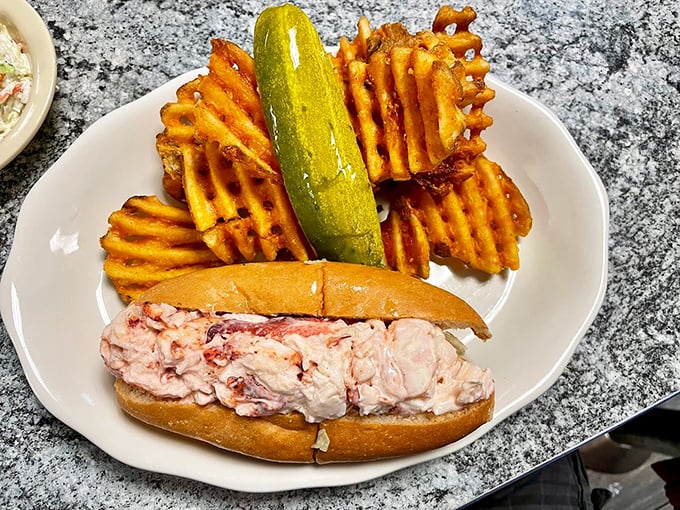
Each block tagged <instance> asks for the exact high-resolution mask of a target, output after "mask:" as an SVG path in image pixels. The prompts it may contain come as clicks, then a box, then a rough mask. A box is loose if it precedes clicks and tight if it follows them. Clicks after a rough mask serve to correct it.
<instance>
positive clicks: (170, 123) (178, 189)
mask: <svg viewBox="0 0 680 510" xmlns="http://www.w3.org/2000/svg"><path fill="white" fill-rule="evenodd" d="M201 80H202V77H200V76H199V77H197V78H195V79H194V80H191V81H190V82H188V83H185V84H184V85H182V86H181V87H180V88H179V89H178V90H177V93H176V96H177V101H175V102H171V103H167V104H165V105H164V106H163V107H162V108H161V122H162V123H163V125H164V126H165V128H164V129H163V131H162V132H160V133H158V135H156V151H157V152H158V155H159V156H160V158H161V162H162V164H163V171H164V173H163V188H164V189H165V191H167V193H168V194H169V195H170V196H171V197H173V198H175V199H177V200H183V199H184V189H183V184H182V174H183V168H184V160H185V159H195V158H198V157H200V153H201V152H202V150H203V149H202V147H201V146H200V145H199V144H198V143H196V140H195V138H194V132H195V130H194V105H195V103H196V98H197V94H198V86H199V84H200V82H201Z"/></svg>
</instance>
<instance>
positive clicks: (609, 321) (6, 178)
mask: <svg viewBox="0 0 680 510" xmlns="http://www.w3.org/2000/svg"><path fill="white" fill-rule="evenodd" d="M30 3H31V4H32V5H33V6H34V7H35V9H36V10H37V11H38V12H39V13H40V14H41V15H42V17H43V19H44V20H45V22H46V24H47V27H48V28H49V30H50V32H51V33H52V36H53V38H54V43H55V47H56V53H57V63H58V88H57V91H56V94H55V98H54V103H53V106H52V109H51V111H50V113H49V115H48V117H47V120H46V122H45V124H44V126H43V127H42V129H41V130H40V131H39V133H38V135H37V136H36V138H35V139H34V141H33V142H32V143H31V144H30V145H29V146H28V147H27V148H26V149H25V150H24V151H23V153H22V154H20V155H19V156H18V157H17V158H16V160H15V161H14V162H13V163H11V164H10V165H9V166H7V167H6V168H5V169H4V170H2V171H0V179H1V180H2V187H1V189H0V204H1V205H0V208H1V209H0V225H1V226H0V242H1V247H0V262H1V263H2V267H3V268H4V266H5V262H6V260H7V257H8V254H9V249H10V246H11V244H12V239H13V233H14V227H15V224H16V219H17V215H18V213H19V208H20V206H21V203H22V201H23V199H24V197H25V196H26V194H27V193H28V191H29V189H30V188H31V186H32V185H33V184H34V183H35V182H36V181H37V180H38V178H39V177H40V176H41V175H42V174H43V173H44V172H45V171H46V170H47V169H48V168H49V167H50V166H51V165H52V164H53V163H54V162H55V161H56V160H57V158H58V157H59V156H60V155H61V154H62V153H63V152H64V151H65V150H66V149H67V148H68V147H69V145H70V144H71V143H72V142H73V141H74V140H75V139H76V138H77V137H78V136H79V135H80V134H81V133H82V132H83V131H84V130H85V129H86V128H87V127H88V126H89V125H91V124H92V123H93V122H94V121H96V120H97V119H99V118H101V117H102V116H103V115H105V114H106V113H108V112H110V111H112V110H114V109H116V108H117V107H119V106H122V105H124V104H126V103H128V102H130V101H132V100H134V99H136V98H139V97H141V96H143V95H144V94H146V93H147V92H149V91H151V90H152V89H154V88H156V87H158V86H160V85H162V84H163V83H165V82H166V81H168V80H169V79H171V78H174V77H176V76H178V75H180V74H181V73H183V72H185V71H188V70H191V69H194V68H198V67H201V66H204V65H205V64H206V62H207V57H208V55H209V51H210V48H209V40H210V38H211V37H214V36H220V37H224V38H227V39H231V40H233V41H235V42H237V43H238V44H240V45H242V46H243V47H244V48H251V47H252V30H253V26H254V22H255V19H256V16H257V14H258V13H259V12H260V11H261V9H262V8H263V6H264V5H265V4H266V2H258V1H244V2H240V3H238V2H232V1H230V0H226V1H216V0H204V1H202V2H195V1H193V0H184V1H182V2H180V1H179V0H164V1H158V2H149V1H143V0H126V1H122V0H91V1H88V2H77V1H75V0H31V2H30ZM298 5H300V7H302V8H303V9H305V10H306V11H307V12H308V13H309V14H310V17H311V18H312V19H313V20H314V21H315V22H316V23H317V26H318V28H319V31H320V33H321V35H322V38H323V39H324V42H326V43H327V44H335V43H336V41H337V37H336V36H334V35H333V34H354V33H355V30H356V29H355V23H356V20H357V19H358V18H359V17H360V16H361V15H363V14H366V13H370V15H369V18H370V20H371V23H372V25H374V26H377V25H379V24H381V23H383V22H390V21H397V20H401V21H404V22H405V24H406V25H407V27H408V28H409V29H411V30H417V29H421V28H425V27H429V25H430V23H431V20H432V18H433V16H434V14H435V12H436V10H437V8H438V5H437V4H433V3H430V4H429V5H423V3H422V2H420V1H417V0H402V1H400V2H388V1H378V2H360V1H356V0H350V1H347V2H336V1H330V2H310V1H304V2H299V3H298ZM462 5H463V4H460V5H456V6H457V7H460V6H462ZM471 5H472V6H473V7H474V8H475V9H476V11H477V13H478V19H477V21H476V22H475V23H474V26H473V31H474V32H476V33H478V34H480V35H482V37H483V39H484V44H485V46H484V53H485V56H486V57H487V58H488V59H489V60H490V62H491V65H492V73H493V74H494V75H495V76H496V77H498V78H500V79H501V80H503V81H504V82H506V83H508V84H509V85H512V86H513V87H515V88H517V89H519V90H521V91H523V92H525V93H527V94H528V95H530V96H531V97H533V98H535V99H536V100H538V101H540V102H542V103H543V104H545V105H546V106H547V107H548V108H550V109H551V110H552V111H553V112H554V113H555V114H556V115H557V117H559V118H560V119H561V120H562V122H563V123H564V124H565V125H566V127H567V129H568V130H569V132H570V133H571V134H572V136H573V137H574V139H575V140H576V143H577V144H578V146H579V147H580V148H581V150H582V151H583V153H584V154H585V156H586V157H587V159H588V160H589V161H590V163H591V164H592V166H593V167H594V168H595V170H596V172H597V173H598V174H599V176H600V178H601V180H602V181H603V183H604V185H605V187H606V190H607V194H608V199H609V206H610V225H609V234H610V239H609V261H608V262H609V272H608V277H607V285H608V289H607V294H606V296H605V299H604V303H603V306H602V309H601V311H600V313H599V315H598V316H597V317H596V319H595V321H594V323H593V324H592V326H591V327H590V328H589V329H588V331H587V333H586V335H585V337H584V338H583V340H582V341H581V342H580V344H579V345H578V347H577V348H576V351H575V353H574V355H573V358H572V359H571V360H570V362H569V363H568V365H567V366H566V369H565V370H564V372H563V374H562V375H561V376H560V377H559V378H558V379H557V381H556V382H555V384H554V385H553V386H552V387H551V388H550V389H548V390H547V391H546V392H545V393H544V394H543V395H542V396H540V397H539V398H538V399H537V400H535V401H534V402H533V403H531V404H529V405H528V406H526V407H525V408H523V409H521V410H520V411H519V412H517V413H516V414H514V415H513V416H511V417H510V418H508V419H507V420H505V421H503V422H502V423H500V424H499V425H498V426H496V427H495V428H493V429H492V430H491V431H490V432H488V433H487V434H486V435H484V436H483V437H482V438H481V439H479V440H478V441H475V442H474V443H472V444H471V445H469V446H467V447H465V448H463V449H462V450H460V451H458V452H456V453H454V454H452V455H449V456H447V457H444V458H442V459H439V460H435V461H431V462H427V463H424V464H420V465H417V466H415V467H412V468H407V469H405V470H402V471H399V472H396V473H393V474H389V475H387V476H384V477H381V478H378V479H375V480H371V481H367V482H364V483H360V484H356V485H351V486H345V487H335V488H324V489H313V490H311V489H310V490H296V491H292V492H285V493H274V494H246V493H241V492H234V491H230V490H225V489H221V488H216V487H214V486H211V485H206V484H203V483H199V482H195V481H189V480H185V479H180V478H175V477H172V476H167V475H163V474H156V473H150V472H144V471H140V470H137V469H135V468H132V467H129V466H127V465H124V464H122V463H120V462H118V461H116V460H114V459H113V458H111V457H110V456H109V455H107V454H106V453H104V452H103V451H102V450H100V449H99V448H98V447H97V446H95V445H93V444H92V443H90V442H89V441H88V440H86V439H85V438H83V437H82V436H81V435H80V434H78V433H77V432H75V431H73V430H71V429H70V428H68V427H67V426H65V425H64V424H62V423H61V422H60V421H58V420H57V419H56V418H54V417H53V416H52V415H51V414H50V413H49V412H48V411H46V410H45V409H44V408H43V406H42V405H41V404H40V402H39V401H38V400H37V399H36V397H35V396H34V394H33V393H32V391H31V389H30V387H29V385H28V383H27V380H26V378H25V376H24V374H23V372H22V369H21V365H20V363H19V359H18V356H17V354H16V351H15V350H14V348H13V345H12V342H11V340H10V339H9V337H8V334H7V332H6V330H5V328H4V326H3V328H2V329H1V330H0V438H1V439H0V444H1V445H2V447H1V448H0V487H2V488H1V489H0V507H2V508H41V509H50V508H54V509H64V508H79V509H82V508H155V507H164V508H196V509H208V508H218V507H219V508H235V507H238V508H255V507H257V508H284V507H285V508H288V509H302V508H347V507H361V508H385V507H399V508H407V507H435V506H436V507H440V508H442V507H443V508H453V507H457V506H460V505H463V504H465V503H467V502H469V501H471V500H473V499H475V498H476V497H478V496H479V495H481V494H483V493H485V492H487V491H490V490H492V489H493V488H494V487H497V486H498V485H499V484H503V483H505V482H507V481H509V480H512V479H513V478H515V477H517V476H519V475H521V474H522V473H525V472H526V471H528V470H530V469H532V468H534V467H536V466H538V465H541V464H542V463H544V462H546V461H548V460H550V459H552V458H555V457H556V456H559V455H561V454H562V453H564V452H565V451H569V450H571V449H573V448H575V447H577V446H578V445H579V444H581V443H583V442H584V441H587V440H589V439H590V438H593V437H595V436H597V435H599V434H601V433H603V432H605V431H607V430H609V429H610V428H612V427H614V426H615V425H617V424H618V423H621V422H622V421H624V420H626V419H628V418H629V417H631V416H633V415H635V414H637V413H640V412H641V411H643V410H644V409H646V408H649V407H650V406H653V405H655V404H657V403H659V402H661V401H663V400H664V399H666V398H668V397H670V396H672V395H674V394H675V393H677V392H678V390H679V388H680V383H679V381H680V353H679V349H678V325H679V324H680V320H679V318H680V317H679V316H680V313H679V303H678V296H679V295H680V278H678V271H677V267H678V264H679V263H680V245H679V244H678V241H677V240H678V238H680V198H679V197H680V171H678V169H679V168H680V120H679V117H678V113H677V112H678V111H680V71H679V70H680V42H679V40H678V26H679V23H678V22H679V19H678V10H677V7H676V6H675V5H674V4H673V3H672V2H668V1H663V0H651V1H650V2H630V1H627V0H626V1H624V0H613V1H605V0H593V1H591V2H577V1H575V0H565V1H564V2H548V1H546V0H526V1H523V2H515V1H512V2H511V1H508V0H499V1H497V2H473V3H471ZM58 192H59V190H55V193H58ZM573 242H574V243H578V242H579V240H578V239H574V240H573ZM545 341H546V342H549V341H550V339H549V338H546V339H545Z"/></svg>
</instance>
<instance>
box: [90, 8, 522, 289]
mask: <svg viewBox="0 0 680 510" xmlns="http://www.w3.org/2000/svg"><path fill="white" fill-rule="evenodd" d="M475 17H476V14H475V12H474V10H473V9H472V8H471V7H465V8H463V9H462V10H455V9H453V8H452V7H449V6H444V7H442V8H441V9H440V10H439V12H438V13H437V15H436V16H435V19H434V22H433V24H432V28H431V30H426V31H422V32H418V33H417V34H410V33H408V31H407V30H406V29H405V28H404V26H403V25H401V24H399V23H393V24H387V25H383V26H381V27H379V28H377V29H372V28H371V27H370V23H369V21H368V19H367V18H365V17H363V18H361V19H360V20H359V22H358V25H357V26H358V32H357V35H356V36H355V37H354V38H353V39H351V40H350V39H348V38H347V37H342V38H341V39H340V42H339V49H338V51H337V52H336V53H335V54H329V58H330V59H331V61H332V63H333V66H334V68H335V71H336V74H337V77H338V80H339V82H340V83H341V86H342V88H343V90H344V93H345V102H346V105H347V108H348V111H349V113H350V117H351V119H352V122H353V125H354V129H355V133H356V136H357V141H358V142H359V146H360V148H361V151H362V155H363V158H364V162H365V163H366V167H367V170H368V174H369V178H370V181H371V182H372V184H373V187H374V193H375V195H376V198H377V200H378V203H380V204H385V205H386V207H387V209H388V214H387V218H386V220H385V221H383V222H382V224H381V232H382V239H383V244H384V247H385V254H386V257H387V263H388V266H389V267H390V268H392V269H394V270H398V271H402V272H404V273H407V274H410V275H413V276H418V277H423V278H427V277H428V275H429V267H430V266H429V263H430V260H431V259H432V257H433V256H436V257H445V258H454V259H458V260H460V261H462V262H463V263H465V264H466V265H467V266H468V267H469V268H471V269H474V270H479V271H483V272H486V273H498V272H500V271H502V270H504V269H511V270H516V269H518V268H519V249H518V238H519V237H522V236H526V235H527V234H528V232H529V230H530V229H531V214H530V211H529V207H528V205H527V203H526V201H525V199H524V198H523V196H522V194H521V192H520V190H519V189H518V188H517V186H516V185H515V184H514V183H513V181H512V180H511V179H510V178H509V177H508V176H507V175H506V174H505V172H504V171H503V169H502V168H501V166H500V165H499V164H497V163H495V162H493V161H490V160H489V159H488V158H487V157H486V156H485V151H486V144H485V142H484V141H483V139H482V134H483V131H484V129H486V128H487V127H489V126H490V125H491V124H492V122H493V120H492V119H491V118H490V117H489V116H488V115H487V114H486V113H485V112H484V106H485V104H486V103H487V102H489V101H490V100H492V99H493V97H494V91H493V90H491V89H490V88H489V87H487V85H486V83H485V76H486V73H487V72H488V70H489V64H488V62H487V61H486V60H485V59H484V58H483V57H482V55H481V49H482V40H481V38H480V37H479V36H478V35H475V34H473V33H471V32H470V31H469V25H470V24H471V23H472V22H473V21H474V19H475ZM176 96H177V99H176V101H173V102H170V103H168V104H166V105H164V106H163V107H162V109H161V112H160V116H161V121H162V123H163V126H164V130H163V131H162V132H161V133H159V134H158V136H157V139H156V149H157V152H158V154H159V157H160V160H161V162H162V165H163V170H164V171H163V175H159V179H162V184H163V188H164V190H165V191H166V193H167V194H168V195H169V197H171V199H168V200H167V201H166V202H167V203H164V202H162V201H161V200H159V199H158V198H157V197H132V198H130V199H129V200H128V201H127V202H126V203H125V204H124V205H123V207H122V209H121V210H120V211H116V212H114V213H113V214H112V215H111V216H110V218H109V223H110V227H109V230H108V232H107V233H106V235H104V236H103V237H102V239H101V245H102V247H103V248H104V249H105V250H106V252H107V257H106V261H105V264H104V270H105V272H106V274H107V275H108V276H109V278H110V279H111V281H112V282H113V283H114V286H115V287H116V290H117V291H118V293H119V295H120V296H121V298H122V299H123V300H124V301H126V302H128V301H130V300H132V299H135V298H136V297H138V296H139V295H140V294H141V293H142V292H143V291H144V290H146V289H148V288H149V287H151V286H152V285H154V284H155V283H157V282H158V281H160V280H163V279H166V278H170V277H173V276H176V275H178V274H181V273H184V272H189V271H194V270H196V269H200V268H203V267H211V266H216V265H221V264H233V263H240V262H248V261H254V260H309V259H313V258H315V254H314V252H313V250H312V249H311V248H310V246H309V244H308V243H307V242H306V240H305V236H304V233H303V232H302V230H301V229H300V226H299V225H298V222H297V220H296V218H295V214H294V212H293V209H292V207H291V205H290V202H289V199H288V196H287V194H286V190H285V188H284V186H283V181H282V178H281V173H280V169H279V165H278V162H277V160H276V155H275V152H274V149H273V146H272V144H271V140H270V138H269V134H268V131H267V127H266V125H265V121H264V115H263V112H262V106H261V104H260V99H259V96H258V92H257V82H256V79H255V71H254V62H253V59H252V57H251V56H250V55H249V54H248V53H247V52H246V51H244V50H243V49H241V48H239V47H238V46H237V45H236V44H234V43H232V42H229V41H225V40H222V39H214V40H213V41H212V53H211V55H210V61H209V64H208V73H207V74H206V75H200V76H198V77H197V78H195V79H193V80H192V81H190V82H188V83H186V84H184V85H183V86H182V87H180V88H179V89H178V90H177V94H176ZM170 202H173V203H170Z"/></svg>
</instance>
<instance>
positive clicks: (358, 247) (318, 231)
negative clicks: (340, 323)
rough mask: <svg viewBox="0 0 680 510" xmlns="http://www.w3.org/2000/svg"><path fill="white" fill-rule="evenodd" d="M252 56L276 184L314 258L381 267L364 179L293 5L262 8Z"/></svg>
mask: <svg viewBox="0 0 680 510" xmlns="http://www.w3.org/2000/svg"><path fill="white" fill-rule="evenodd" d="M253 49H254V59H255V74H256V77H257V84H258V88H259V93H260V97H261V100H262V107H263V110H264V114H265V119H266V122H267V127H268V129H269V134H270V136H271V139H272V143H273V145H274V149H275V151H276V155H277V158H278V160H279V164H280V166H281V173H282V175H283V183H284V186H285V188H286V192H287V194H288V196H289V198H290V201H291V205H292V206H293V210H294V211H295V215H296V216H297V219H298V221H299V223H300V226H301V227H302V230H303V232H304V233H305V236H306V237H307V239H308V240H309V242H310V244H311V245H312V247H313V248H314V250H315V251H316V255H317V256H318V257H319V258H326V259H329V260H336V261H342V262H352V263H357V264H365V265H373V266H383V265H385V252H384V249H383V244H382V239H381V235H380V222H379V219H378V214H377V210H376V203H375V198H374V196H373V190H372V188H371V183H370V182H369V179H368V172H367V170H366V166H365V164H364V161H363V158H362V156H361V151H360V149H359V146H358V144H357V141H356V136H355V133H354V130H353V128H352V124H351V120H350V117H349V113H348V112H347V108H346V107H345V103H344V99H343V92H342V90H341V87H340V83H339V82H338V79H337V77H336V76H335V72H334V70H333V67H332V64H331V61H330V58H329V56H328V55H327V53H326V51H325V49H324V47H323V44H322V43H321V40H320V38H319V35H318V33H317V31H316V29H315V28H314V26H313V24H312V23H311V21H310V20H309V18H308V17H307V15H306V14H305V13H304V12H303V11H302V10H301V9H299V8H297V7H295V6H293V5H290V4H285V5H281V6H276V7H269V8H267V9H265V10H264V11H262V13H261V14H260V16H259V17H258V19H257V22H256V24H255V34H254V47H253Z"/></svg>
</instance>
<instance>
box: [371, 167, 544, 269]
mask: <svg viewBox="0 0 680 510" xmlns="http://www.w3.org/2000/svg"><path fill="white" fill-rule="evenodd" d="M474 163H475V172H474V174H473V175H472V176H471V177H470V178H468V179H466V180H464V181H463V182H461V183H460V184H458V185H457V186H455V187H454V188H453V189H452V190H451V191H450V192H449V193H447V194H446V195H444V196H441V197H438V196H434V195H433V194H431V193H429V192H428V191H426V190H425V189H424V188H422V187H420V186H418V185H416V184H415V183H409V184H408V185H404V186H403V187H402V188H400V197H399V199H398V200H395V201H394V202H393V204H392V206H393V207H392V210H391V211H390V215H389V220H388V221H390V222H391V224H390V232H389V233H390V234H392V233H393V232H399V231H400V232H420V230H421V229H422V230H424V231H425V232H427V238H428V245H429V249H430V250H431V252H432V253H433V254H435V255H438V256H441V257H453V258H456V259H459V260H461V261H463V262H464V263H465V264H467V265H468V266H469V267H471V268H473V269H477V270H480V271H484V272H486V273H498V272H500V271H502V270H503V269H505V268H509V269H518V268H519V248H518V244H517V238H518V237H522V236H526V235H527V234H528V233H529V230H530V229H531V221H532V220H531V214H530V212H529V207H528V205H527V203H526V201H525V199H524V198H523V197H522V195H521V193H520V192H519V190H518V188H517V186H516V185H515V184H514V183H513V181H512V180H511V179H510V178H509V177H508V176H507V175H506V174H505V172H503V170H502V168H501V167H500V166H499V165H498V164H497V163H494V162H492V161H489V160H488V159H487V158H486V157H484V156H478V157H477V158H476V159H475V162H474ZM383 240H384V242H385V244H386V245H387V244H391V245H392V246H391V247H390V249H389V250H387V249H386V254H388V264H389V265H390V266H391V267H394V268H395V269H397V268H399V267H400V265H403V262H402V261H403V260H408V261H409V264H410V265H409V266H408V268H409V270H410V271H412V272H413V274H416V275H419V276H423V277H426V276H427V274H426V273H424V271H423V270H424V269H425V267H426V266H425V260H426V259H425V256H424V249H423V241H422V236H420V240H418V241H413V240H412V239H411V240H408V239H406V236H402V237H401V238H399V237H397V236H394V235H386V233H385V231H383ZM392 254H394V255H392ZM390 255H392V258H390ZM428 259H429V255H428Z"/></svg>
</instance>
